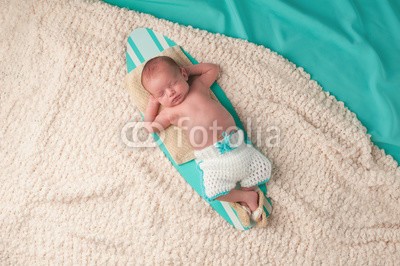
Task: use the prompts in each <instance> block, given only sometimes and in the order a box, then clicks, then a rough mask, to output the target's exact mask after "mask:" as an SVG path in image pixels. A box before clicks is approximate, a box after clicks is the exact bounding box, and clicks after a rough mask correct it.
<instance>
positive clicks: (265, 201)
mask: <svg viewBox="0 0 400 266" xmlns="http://www.w3.org/2000/svg"><path fill="white" fill-rule="evenodd" d="M264 198H265V199H264V207H265V208H266V209H267V211H268V213H269V214H271V212H272V206H271V204H270V203H269V201H268V200H267V198H266V197H265V196H264Z"/></svg>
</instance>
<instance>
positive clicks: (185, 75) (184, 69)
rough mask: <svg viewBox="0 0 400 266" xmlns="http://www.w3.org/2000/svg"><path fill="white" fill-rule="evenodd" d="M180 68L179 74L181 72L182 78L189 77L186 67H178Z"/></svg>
mask: <svg viewBox="0 0 400 266" xmlns="http://www.w3.org/2000/svg"><path fill="white" fill-rule="evenodd" d="M180 69H181V74H182V76H183V78H184V79H185V80H186V81H187V80H188V79H189V75H188V73H187V70H186V68H184V67H180Z"/></svg>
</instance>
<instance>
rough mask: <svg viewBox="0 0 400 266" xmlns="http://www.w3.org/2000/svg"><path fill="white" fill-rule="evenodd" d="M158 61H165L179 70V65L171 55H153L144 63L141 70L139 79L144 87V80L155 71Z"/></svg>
mask: <svg viewBox="0 0 400 266" xmlns="http://www.w3.org/2000/svg"><path fill="white" fill-rule="evenodd" d="M160 63H167V64H168V65H170V66H171V67H173V68H176V69H177V70H179V65H178V64H177V63H176V62H175V60H174V59H172V58H171V57H169V56H165V55H163V56H157V57H154V58H152V59H150V60H149V61H147V62H146V64H144V67H143V70H142V76H141V79H140V82H141V83H142V85H143V87H144V81H147V80H148V79H149V78H151V76H152V75H153V74H154V73H155V72H156V71H157V69H158V66H159V64H160Z"/></svg>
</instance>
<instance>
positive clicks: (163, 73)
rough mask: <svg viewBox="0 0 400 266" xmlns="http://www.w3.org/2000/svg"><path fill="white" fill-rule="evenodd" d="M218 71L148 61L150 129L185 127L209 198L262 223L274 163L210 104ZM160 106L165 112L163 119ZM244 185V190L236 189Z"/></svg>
mask: <svg viewBox="0 0 400 266" xmlns="http://www.w3.org/2000/svg"><path fill="white" fill-rule="evenodd" d="M219 71H220V69H219V66H217V65H215V64H210V63H200V64H197V65H191V66H186V67H181V66H179V65H178V64H177V63H176V62H175V61H174V60H173V59H172V58H170V57H167V56H159V57H155V58H153V59H151V60H149V61H148V62H147V63H146V64H145V65H144V67H143V71H142V76H141V82H142V85H143V87H144V88H145V89H146V90H147V91H148V92H149V93H150V99H149V102H148V105H147V107H146V111H145V115H144V121H145V122H149V123H146V124H147V126H146V129H147V130H148V131H149V132H160V131H161V130H165V129H166V128H167V127H169V126H170V125H175V126H178V127H181V128H182V129H183V131H184V132H185V134H187V136H188V139H189V142H190V144H191V145H192V147H193V149H194V155H195V157H196V163H197V165H198V167H199V168H200V169H201V170H202V171H203V184H204V192H205V196H206V198H207V199H208V200H219V201H227V202H238V203H239V204H241V206H242V207H243V208H245V209H246V211H248V213H249V214H250V215H251V218H252V219H253V220H254V221H256V222H258V221H259V220H260V219H261V215H262V212H263V209H262V204H259V201H260V200H261V198H260V196H259V195H260V193H258V192H257V191H256V189H258V187H257V186H258V185H260V184H262V183H266V182H268V180H269V178H270V175H271V163H270V161H269V160H268V159H267V158H266V157H265V156H264V155H262V154H261V153H260V152H259V151H258V150H256V149H255V148H254V147H253V146H252V145H251V144H247V143H246V142H245V140H244V132H243V131H242V130H241V129H239V128H238V127H237V126H236V124H235V121H234V119H233V117H232V116H231V114H230V113H229V112H228V111H227V110H226V109H225V108H224V107H223V106H222V105H221V104H220V102H219V101H217V100H215V99H213V98H211V94H210V86H211V85H212V84H213V83H214V81H215V80H216V79H217V77H218V75H219ZM160 105H162V106H163V107H164V108H163V109H162V110H161V111H160V113H158V110H159V108H160ZM239 181H240V186H241V187H240V189H235V188H236V183H237V182H239Z"/></svg>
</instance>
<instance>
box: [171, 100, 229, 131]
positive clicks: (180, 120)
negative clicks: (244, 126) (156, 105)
mask: <svg viewBox="0 0 400 266" xmlns="http://www.w3.org/2000/svg"><path fill="white" fill-rule="evenodd" d="M177 107H179V108H177V109H176V110H175V116H174V117H175V119H174V120H175V121H172V122H173V124H175V125H177V126H181V127H182V126H183V127H187V128H193V127H206V128H208V127H209V126H211V125H213V124H216V125H217V126H222V127H226V124H229V125H228V126H230V125H231V124H232V123H234V122H233V119H232V118H231V115H230V114H229V112H228V111H227V110H226V109H225V108H224V107H223V106H222V105H221V104H220V103H219V102H218V101H217V100H215V99H213V98H211V97H210V95H206V94H202V93H193V94H192V95H188V96H187V98H186V99H185V101H184V102H183V103H182V104H181V105H180V106H177Z"/></svg>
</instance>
